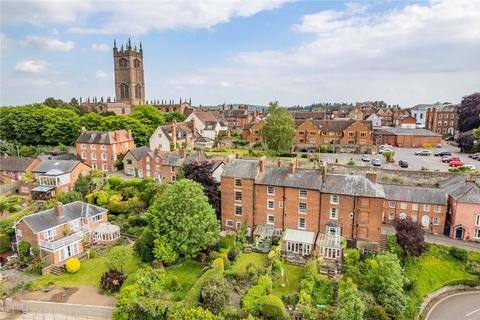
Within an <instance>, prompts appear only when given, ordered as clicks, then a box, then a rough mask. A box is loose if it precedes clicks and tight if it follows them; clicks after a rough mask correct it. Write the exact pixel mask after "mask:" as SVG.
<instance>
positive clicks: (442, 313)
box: [425, 291, 480, 320]
mask: <svg viewBox="0 0 480 320" xmlns="http://www.w3.org/2000/svg"><path fill="white" fill-rule="evenodd" d="M425 319H426V320H452V319H455V320H480V291H471V292H461V293H456V294H452V295H450V296H447V297H445V298H443V299H440V300H439V301H438V302H437V303H435V304H434V305H433V307H432V308H431V309H430V311H429V312H428V314H427V316H426V317H425Z"/></svg>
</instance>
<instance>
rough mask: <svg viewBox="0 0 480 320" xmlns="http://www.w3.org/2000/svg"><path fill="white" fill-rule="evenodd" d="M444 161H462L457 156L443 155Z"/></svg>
mask: <svg viewBox="0 0 480 320" xmlns="http://www.w3.org/2000/svg"><path fill="white" fill-rule="evenodd" d="M442 161H443V162H446V163H449V162H451V161H460V158H459V157H457V156H451V157H443V158H442Z"/></svg>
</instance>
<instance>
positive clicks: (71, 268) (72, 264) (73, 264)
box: [65, 258, 80, 273]
mask: <svg viewBox="0 0 480 320" xmlns="http://www.w3.org/2000/svg"><path fill="white" fill-rule="evenodd" d="M65 268H66V269H67V272H68V273H75V272H77V271H78V270H79V269H80V260H78V258H70V259H68V260H67V262H65Z"/></svg>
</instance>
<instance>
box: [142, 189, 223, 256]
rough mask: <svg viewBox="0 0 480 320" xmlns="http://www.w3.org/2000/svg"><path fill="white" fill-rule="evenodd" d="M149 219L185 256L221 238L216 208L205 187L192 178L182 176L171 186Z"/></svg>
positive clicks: (157, 231) (156, 201)
mask: <svg viewBox="0 0 480 320" xmlns="http://www.w3.org/2000/svg"><path fill="white" fill-rule="evenodd" d="M147 220H148V222H149V225H150V226H151V228H152V230H153V231H154V232H155V233H156V234H157V236H165V237H166V239H167V240H168V242H169V243H170V244H171V245H172V246H173V248H174V249H175V251H176V252H177V253H179V255H181V256H193V255H195V254H196V253H197V252H199V251H200V250H203V249H206V248H207V247H208V246H210V245H212V244H214V243H215V242H216V241H217V240H218V236H219V226H218V221H217V218H216V216H215V210H214V209H213V208H212V206H211V205H210V204H209V203H208V198H207V197H206V196H205V194H204V193H203V189H202V186H201V185H200V184H199V183H197V182H194V181H192V180H188V179H182V180H179V181H176V182H175V183H174V184H173V185H172V186H171V187H170V188H167V189H166V190H165V191H164V192H163V193H162V194H161V195H160V196H159V197H157V198H156V200H155V202H154V203H153V205H152V206H150V208H149V209H148V211H147Z"/></svg>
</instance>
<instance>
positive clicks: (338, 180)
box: [320, 174, 385, 198]
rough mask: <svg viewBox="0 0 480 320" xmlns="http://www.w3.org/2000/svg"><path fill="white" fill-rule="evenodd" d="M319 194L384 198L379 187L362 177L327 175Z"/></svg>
mask: <svg viewBox="0 0 480 320" xmlns="http://www.w3.org/2000/svg"><path fill="white" fill-rule="evenodd" d="M320 190H321V192H323V193H332V194H343V195H350V196H365V197H375V198H384V197H385V192H384V191H383V188H382V186H381V185H379V184H376V183H373V182H372V181H370V180H368V179H367V178H366V177H364V176H355V175H342V174H327V177H326V179H325V181H324V182H323V183H322V187H321V189H320Z"/></svg>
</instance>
